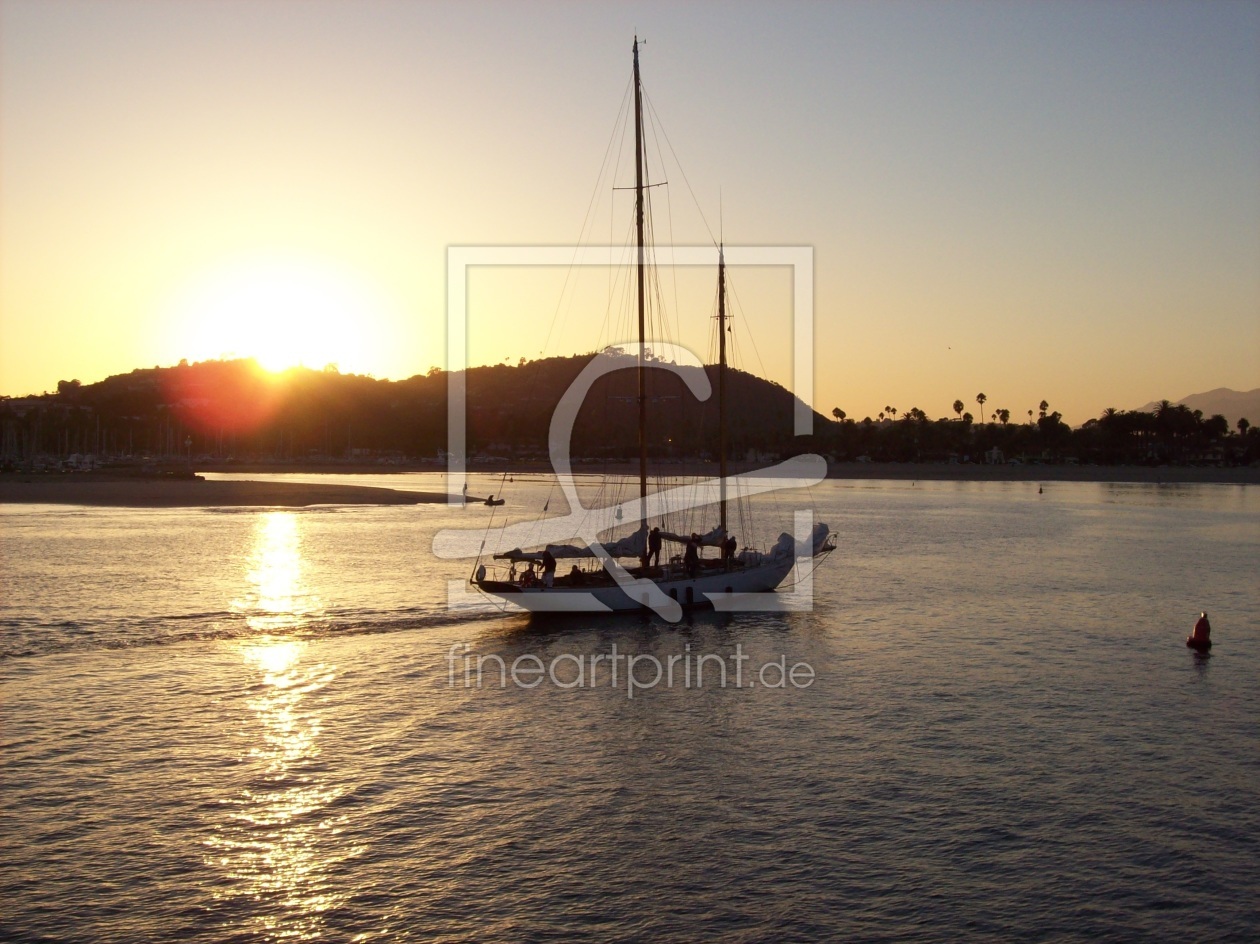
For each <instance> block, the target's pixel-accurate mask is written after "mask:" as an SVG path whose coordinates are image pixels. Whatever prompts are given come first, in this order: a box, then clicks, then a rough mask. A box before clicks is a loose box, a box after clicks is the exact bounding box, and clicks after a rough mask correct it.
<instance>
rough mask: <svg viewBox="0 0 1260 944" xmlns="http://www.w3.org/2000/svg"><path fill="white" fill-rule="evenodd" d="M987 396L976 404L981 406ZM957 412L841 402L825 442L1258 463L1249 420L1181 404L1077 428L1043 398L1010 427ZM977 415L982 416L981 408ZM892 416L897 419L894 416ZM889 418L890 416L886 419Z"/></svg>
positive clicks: (1110, 416)
mask: <svg viewBox="0 0 1260 944" xmlns="http://www.w3.org/2000/svg"><path fill="white" fill-rule="evenodd" d="M987 400H988V398H987V397H985V395H984V394H983V393H981V394H978V395H977V396H976V402H977V404H979V405H980V407H981V409H982V410H983V408H984V405H985V403H986V402H987ZM953 408H954V413H955V416H956V418H945V417H942V418H941V419H937V420H932V419H930V418H929V417H928V416H927V414H925V413H924V412H923V411H922V410H920V409H918V408H917V407H914V408H911V409H910V410H907V411H904V412H902V411H899V410H896V409H895V408H893V407H892V406H891V405H890V406H886V407H885V408H884V410H883V411H881V413H880V414H879V417H878V420H875V419H872V418H871V417H867V418H866V419H864V420H863V421H862V422H861V423H855V422H854V421H852V420H849V419H848V416H847V415H846V414H845V412H844V411H843V410H841V409H840V408H839V407H837V408H835V409H834V410H832V411H831V412H832V416H833V417H834V419H835V420H836V423H835V424H834V426H833V427H832V429H831V432H830V437H829V438H830V446H828V448H832V449H834V450H835V452H836V454H837V456H838V457H839V456H841V455H846V454H847V455H848V456H849V457H850V458H854V457H856V456H858V455H861V454H868V455H871V456H874V457H877V458H883V459H896V460H902V461H905V460H915V459H923V460H930V459H937V460H939V459H943V458H947V457H953V456H958V457H962V456H965V455H969V456H971V457H972V458H978V457H979V456H981V455H986V454H989V453H991V451H992V450H995V449H996V450H998V451H999V452H1001V453H1002V454H1004V455H1005V456H1006V457H1007V458H1012V457H1018V456H1026V457H1029V458H1037V459H1043V460H1050V461H1054V460H1056V459H1074V460H1075V461H1083V462H1103V463H1157V464H1158V463H1162V462H1174V463H1184V462H1194V463H1204V462H1206V463H1227V464H1228V463H1250V462H1253V461H1260V434H1257V431H1256V430H1255V429H1253V428H1252V426H1251V423H1250V422H1249V421H1248V420H1247V419H1245V418H1244V419H1240V420H1239V421H1238V423H1237V424H1236V429H1237V432H1236V433H1235V432H1231V429H1230V425H1229V422H1228V420H1226V418H1225V417H1224V416H1221V415H1219V414H1218V415H1215V416H1210V417H1205V416H1203V414H1202V412H1200V411H1197V410H1191V409H1189V408H1188V407H1186V406H1184V405H1181V404H1172V403H1169V402H1168V401H1166V400H1165V401H1163V402H1161V403H1160V404H1159V406H1158V407H1157V408H1156V409H1155V410H1154V411H1153V412H1146V411H1142V410H1130V411H1125V410H1117V409H1115V408H1108V409H1106V410H1104V411H1103V413H1102V414H1101V415H1100V416H1099V417H1098V418H1096V419H1091V420H1089V421H1088V422H1086V423H1085V424H1084V425H1082V426H1081V427H1080V428H1078V429H1072V428H1071V427H1069V426H1068V425H1067V424H1066V423H1064V422H1063V417H1062V414H1060V413H1059V412H1058V411H1057V410H1056V411H1052V410H1051V409H1050V404H1049V403H1048V402H1047V401H1045V400H1042V401H1041V403H1040V404H1039V405H1038V409H1037V410H1036V411H1035V419H1034V411H1033V410H1029V411H1028V423H1027V424H1022V423H1021V424H1018V425H1015V426H1010V425H1009V423H1010V411H1009V410H1006V409H999V410H995V411H993V412H992V413H991V414H990V418H991V420H992V423H990V424H980V425H978V424H975V423H974V421H973V418H972V415H971V414H970V413H969V412H965V404H964V403H963V401H962V400H956V401H954V404H953ZM982 415H983V414H982ZM898 417H899V418H900V419H899V420H898ZM890 420H891V421H890Z"/></svg>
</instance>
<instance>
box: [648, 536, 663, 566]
mask: <svg viewBox="0 0 1260 944" xmlns="http://www.w3.org/2000/svg"><path fill="white" fill-rule="evenodd" d="M647 565H648V566H649V567H659V566H661V529H660V528H653V529H652V530H651V531H649V532H648V556H647Z"/></svg>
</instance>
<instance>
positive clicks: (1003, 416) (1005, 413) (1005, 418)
mask: <svg viewBox="0 0 1260 944" xmlns="http://www.w3.org/2000/svg"><path fill="white" fill-rule="evenodd" d="M997 416H998V419H999V420H1001V421H1002V425H1003V426H1005V425H1006V424H1007V423H1009V422H1010V421H1011V411H1010V410H998V411H997Z"/></svg>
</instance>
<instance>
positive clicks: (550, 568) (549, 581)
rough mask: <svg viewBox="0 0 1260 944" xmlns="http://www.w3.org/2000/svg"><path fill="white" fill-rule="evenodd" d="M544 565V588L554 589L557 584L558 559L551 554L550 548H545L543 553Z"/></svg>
mask: <svg viewBox="0 0 1260 944" xmlns="http://www.w3.org/2000/svg"><path fill="white" fill-rule="evenodd" d="M542 565H543V586H544V587H553V586H555V582H556V558H555V555H554V554H552V553H551V549H550V548H546V547H545V548H543V552H542Z"/></svg>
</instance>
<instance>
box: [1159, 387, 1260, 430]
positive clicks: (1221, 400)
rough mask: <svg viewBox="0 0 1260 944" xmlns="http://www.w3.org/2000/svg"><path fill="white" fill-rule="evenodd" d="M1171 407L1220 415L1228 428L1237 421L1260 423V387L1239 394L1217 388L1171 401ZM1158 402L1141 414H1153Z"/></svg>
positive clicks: (1209, 414) (1227, 389) (1226, 388)
mask: <svg viewBox="0 0 1260 944" xmlns="http://www.w3.org/2000/svg"><path fill="white" fill-rule="evenodd" d="M1172 403H1173V405H1174V406H1176V405H1183V406H1185V407H1186V409H1188V410H1199V411H1200V412H1202V414H1203V415H1204V416H1215V415H1216V414H1218V413H1219V414H1220V415H1221V416H1223V417H1225V419H1226V420H1228V421H1229V425H1230V427H1231V428H1232V427H1235V426H1237V425H1238V421H1239V419H1243V418H1245V419H1247V420H1250V421H1251V422H1252V423H1260V387H1257V388H1256V389H1255V390H1247V391H1245V392H1239V391H1237V390H1230V389H1229V388H1228V387H1218V388H1217V389H1215V390H1209V391H1208V392H1207V393H1192V394H1190V396H1188V397H1183V398H1182V399H1180V400H1173V401H1172ZM1158 406H1159V401H1155V400H1153V401H1151V402H1150V403H1148V404H1146V406H1144V407H1142V412H1143V413H1153V412H1155V410H1156V408H1157V407H1158Z"/></svg>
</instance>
